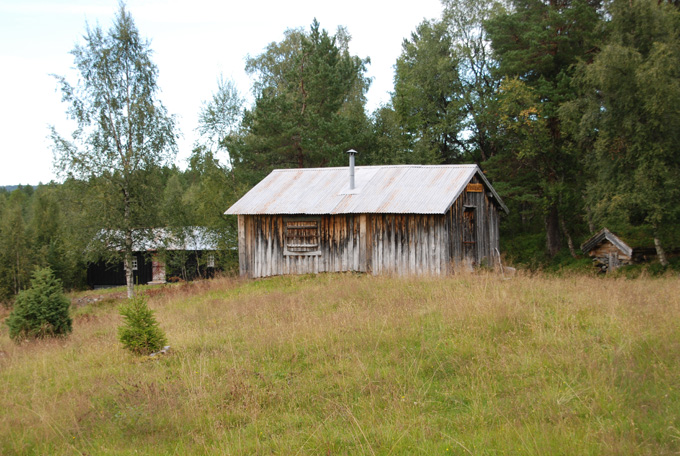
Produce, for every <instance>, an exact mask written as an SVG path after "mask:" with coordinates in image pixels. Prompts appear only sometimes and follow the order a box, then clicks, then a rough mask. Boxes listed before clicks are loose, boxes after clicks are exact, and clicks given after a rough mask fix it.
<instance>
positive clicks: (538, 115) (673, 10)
mask: <svg viewBox="0 0 680 456" xmlns="http://www.w3.org/2000/svg"><path fill="white" fill-rule="evenodd" d="M126 14H127V13H125V12H124V9H121V14H120V16H119V17H120V18H121V20H122V21H123V22H121V23H124V25H125V27H128V28H129V30H131V36H134V37H136V36H137V35H136V34H137V33H138V32H137V30H136V28H135V27H134V23H133V22H132V20H131V18H130V17H129V16H127V15H126ZM114 35H115V34H114ZM114 35H111V38H107V40H108V39H111V40H112V42H113V41H115V40H116V39H117V38H116V37H115V36H114ZM95 38H96V36H94V35H93V36H91V37H90V39H91V40H94V39H95ZM350 40H351V35H350V33H349V31H347V30H345V29H344V28H339V29H338V30H337V31H336V32H335V34H331V33H329V32H328V31H326V30H324V29H323V28H322V27H321V25H320V24H319V23H318V22H316V21H314V22H313V23H312V25H311V27H309V28H308V29H302V28H300V29H292V30H287V31H286V32H285V36H284V38H283V40H281V41H280V42H276V43H271V44H270V45H269V46H267V48H266V49H265V51H264V52H263V53H262V54H260V55H258V56H255V57H249V58H248V59H247V61H246V70H247V71H248V73H249V74H250V75H251V76H252V78H253V80H254V84H253V87H252V91H253V94H254V96H255V97H254V100H255V101H254V103H253V104H252V105H249V106H246V104H245V102H244V99H243V97H242V96H241V94H239V92H238V91H237V90H236V88H235V85H234V84H233V82H231V81H229V80H224V79H222V78H220V79H219V82H218V86H217V90H216V91H215V93H214V95H213V97H212V99H210V100H208V101H206V103H205V104H204V106H203V109H202V111H201V113H200V115H199V132H200V133H201V139H200V141H198V142H197V144H196V145H195V149H194V151H193V154H192V156H191V160H190V162H189V164H188V167H187V169H186V170H185V171H181V170H179V169H177V168H168V167H164V166H161V164H159V163H155V162H154V160H148V159H144V158H142V159H140V160H141V161H140V160H137V161H134V164H139V168H135V169H132V168H130V167H129V166H128V165H129V164H130V161H129V160H127V159H126V158H125V157H126V155H125V154H126V153H127V152H124V151H125V150H128V149H125V148H124V147H122V146H123V145H124V144H122V142H120V141H119V143H117V144H118V147H119V149H118V150H119V152H115V153H114V151H115V150H116V149H115V148H114V147H113V146H112V144H113V142H114V141H118V140H119V137H114V136H111V132H112V129H111V128H110V125H111V124H113V125H116V126H126V127H125V128H128V127H127V126H130V131H131V132H132V131H135V132H137V133H138V132H139V131H140V130H139V128H142V127H143V128H144V129H145V130H144V131H145V133H144V135H139V134H138V135H137V136H134V135H132V134H131V135H128V138H129V139H131V138H133V137H139V138H141V139H142V140H143V139H145V138H154V137H157V138H161V139H162V138H165V139H164V141H165V140H166V139H167V138H172V137H173V135H174V134H175V133H174V132H173V130H174V120H173V118H172V116H165V111H164V110H163V109H161V108H160V107H162V105H160V104H158V105H157V106H159V108H153V109H151V108H149V109H147V108H146V107H147V106H152V102H153V100H152V101H150V102H149V104H134V103H133V104H127V105H126V103H124V102H121V101H120V100H114V101H115V102H112V104H111V106H112V109H114V108H115V109H118V111H115V115H120V116H123V117H120V119H121V120H120V121H119V120H116V121H115V122H113V123H111V122H109V120H108V119H107V117H106V116H102V115H100V114H99V111H96V110H97V109H101V106H102V105H101V103H100V101H101V100H102V99H105V98H106V97H103V96H101V97H100V96H99V95H96V94H95V93H94V92H91V93H89V95H88V93H87V92H86V91H85V92H83V93H85V98H83V99H82V100H85V102H87V103H90V104H87V106H89V107H91V109H92V112H86V111H84V106H86V104H83V103H84V102H82V101H81V100H80V99H78V100H76V99H75V98H73V94H74V93H76V92H75V91H74V90H75V89H73V88H72V87H71V86H70V85H68V83H67V82H66V81H65V79H63V78H61V79H60V84H62V94H63V95H64V97H65V99H70V100H71V102H72V104H71V107H70V108H69V111H68V113H69V115H72V116H79V121H80V122H81V124H82V127H83V129H81V130H78V131H77V132H76V133H77V134H74V135H72V136H73V137H76V136H78V135H80V137H81V139H82V142H81V145H78V144H76V143H75V142H71V141H70V140H68V139H65V138H68V137H69V136H61V135H59V134H57V133H56V132H53V139H54V140H55V148H56V150H57V152H58V154H57V155H59V156H61V157H62V163H61V164H62V170H63V171H65V175H66V176H67V177H68V178H67V179H66V181H65V182H64V183H63V184H47V185H40V186H38V187H36V188H35V189H34V188H32V187H20V188H17V189H15V190H13V191H12V192H7V191H5V192H2V191H0V215H1V219H0V220H1V223H0V247H1V249H0V255H1V256H0V297H3V298H9V297H11V296H12V295H13V294H14V293H16V292H17V291H18V290H20V289H22V288H23V287H25V286H26V285H27V283H28V275H29V273H30V271H31V270H32V269H33V268H35V267H36V266H43V265H49V266H51V267H52V268H53V269H54V270H55V271H56V273H57V275H58V276H59V277H60V278H61V279H62V280H63V281H64V284H65V285H66V286H67V287H78V286H82V285H83V280H84V271H85V264H86V261H87V260H88V258H90V257H91V256H93V255H94V253H92V252H91V250H88V248H87V246H88V245H89V244H88V243H89V242H90V240H91V239H92V237H93V236H94V235H95V234H96V233H97V232H99V231H100V230H102V229H105V228H110V226H112V224H114V223H116V222H117V221H118V218H119V217H118V218H116V217H114V218H111V217H109V219H108V220H109V221H108V222H107V223H104V222H102V220H104V219H103V218H101V217H94V216H93V215H96V214H98V213H99V212H101V211H102V209H103V208H112V207H117V206H116V205H120V204H122V203H121V199H120V196H121V191H120V190H116V189H122V193H125V195H126V198H125V204H126V206H125V207H123V206H120V207H119V208H118V209H117V210H118V212H115V211H111V213H113V214H115V213H118V214H123V213H125V214H127V212H126V208H128V207H131V208H136V209H135V210H136V211H138V212H139V213H137V214H135V216H137V219H136V220H145V221H146V222H145V223H144V225H145V227H147V226H146V225H153V226H208V227H212V228H215V229H220V230H222V231H223V232H224V233H227V236H232V238H231V239H228V240H227V241H225V245H227V244H228V245H230V246H232V247H233V246H235V245H236V240H235V239H234V237H235V235H234V233H235V223H236V221H235V220H234V219H233V218H230V217H225V216H223V215H222V214H223V212H224V210H226V209H227V208H228V207H229V205H230V204H231V203H233V202H234V201H236V200H237V199H238V198H239V197H240V196H242V195H243V194H244V193H245V192H246V191H248V190H249V189H250V188H251V187H252V186H253V185H255V184H256V183H257V182H259V180H261V179H262V178H263V177H264V176H265V175H266V174H267V173H268V172H270V171H271V170H272V169H275V168H294V167H325V166H346V163H347V158H346V155H345V154H344V152H345V151H347V150H348V149H356V150H358V151H359V155H358V156H357V164H358V165H376V164H380V165H384V164H402V163H421V164H439V163H446V164H449V163H450V164H456V163H477V164H479V165H480V167H481V168H482V169H483V170H484V171H485V173H486V175H487V176H488V177H489V179H490V180H491V181H492V182H493V184H494V187H495V188H496V189H497V190H498V192H499V193H500V195H501V196H502V197H503V199H504V201H505V203H506V204H507V206H508V207H509V209H510V214H509V215H508V216H507V217H505V218H504V219H503V220H502V225H501V247H502V250H503V252H504V253H505V254H506V257H507V259H508V260H509V261H511V262H514V263H515V264H521V265H529V266H542V265H552V266H559V265H561V264H565V263H567V262H571V261H573V260H574V259H576V258H578V257H579V256H580V252H579V245H580V243H581V242H583V241H584V240H585V239H587V238H588V237H589V236H590V235H591V234H592V233H594V232H595V231H597V230H599V229H600V228H602V227H603V226H607V227H608V228H609V229H610V230H612V231H614V232H616V233H617V234H619V235H620V236H622V237H624V238H625V239H626V241H628V242H629V243H631V244H633V245H638V246H650V247H654V248H656V250H657V253H658V258H659V261H660V262H661V264H662V266H664V267H665V266H666V264H667V263H668V261H667V257H666V255H665V252H666V251H668V250H671V249H674V248H677V247H679V246H680V239H679V237H680V204H678V202H679V201H680V11H679V3H678V2H677V1H657V0H613V1H611V2H602V1H600V0H566V1H561V2H548V1H539V0H510V2H509V3H507V2H502V3H500V2H494V1H492V0H474V1H471V2H456V1H452V0H445V1H443V11H442V16H441V18H440V19H437V20H430V21H424V22H423V23H421V24H420V25H419V26H418V27H417V29H416V30H415V31H414V32H413V33H412V35H411V36H410V37H409V38H408V39H405V40H404V42H403V44H402V54H401V56H400V57H399V58H398V59H397V61H396V63H395V69H396V72H395V85H394V91H393V94H392V98H391V100H390V102H389V103H387V104H386V105H384V106H381V107H380V108H379V109H377V110H376V111H374V112H372V113H368V112H367V111H366V107H365V104H366V93H367V90H368V88H369V86H370V82H371V81H370V79H369V78H368V77H367V66H368V65H369V64H370V59H369V58H368V57H358V56H355V55H352V54H351V53H350V51H349V43H350ZM97 43H99V42H97ZM102 43H103V42H102ZM99 44H101V43H99ZM105 44H107V45H108V41H106V43H105ZM114 45H115V43H114ZM146 45H147V46H148V43H147V44H146ZM88 49H91V48H88V47H77V48H76V49H75V50H74V52H73V53H74V55H75V56H76V57H77V61H78V64H79V65H82V66H83V68H82V71H83V74H86V75H92V74H94V73H93V72H91V71H89V70H88V68H86V66H87V65H88V64H89V63H91V62H92V59H90V57H91V56H90V55H88V54H87V52H90V51H89V50H88ZM141 52H142V54H141V55H142V57H144V59H148V58H149V55H150V54H149V53H147V52H146V48H144V47H142V48H141ZM121 55H123V54H121ZM145 62H147V63H146V65H147V67H145V68H147V69H149V72H148V75H151V76H149V77H146V78H143V77H140V78H139V81H142V84H144V83H149V84H151V83H152V82H153V81H155V75H156V73H155V72H154V71H155V70H154V68H155V67H153V66H152V65H151V64H150V63H149V62H150V61H146V60H145ZM140 68H141V67H140ZM140 71H141V70H140ZM118 80H119V78H116V77H104V78H103V79H102V81H118ZM130 81H132V79H131V80H130ZM153 83H154V84H155V82H153ZM100 86H101V85H96V84H93V85H92V86H90V87H89V89H92V88H93V87H94V88H98V87H100ZM135 87H138V86H137V85H136V86H135ZM113 88H114V89H117V86H116V87H113ZM85 89H88V87H85ZM120 93H121V94H122V95H121V96H125V94H126V93H128V92H126V91H125V90H121V91H120ZM140 93H151V94H155V93H157V90H156V87H155V86H154V87H151V88H150V90H148V91H146V92H145V91H141V92H140ZM88 96H89V98H87V97H88ZM69 97H71V98H69ZM120 106H132V107H135V109H139V108H140V107H142V108H144V109H146V111H139V116H141V117H137V118H125V117H124V116H125V115H126V113H127V111H125V110H120V109H119V108H120ZM89 109H90V108H89ZM108 112H114V111H108ZM159 113H160V114H163V115H162V116H157V119H160V120H162V121H163V123H162V125H163V129H164V130H163V131H161V132H160V133H159V135H160V136H158V135H157V136H154V134H155V133H156V132H154V129H153V126H154V125H155V124H154V122H152V121H139V119H142V118H145V117H144V116H150V115H158V114H159ZM94 119H97V121H98V122H101V123H100V124H93V123H92V122H93V120H94ZM160 120H159V122H160ZM107 122H109V123H107ZM135 122H138V123H139V124H138V125H136V124H135ZM159 125H160V123H159ZM138 127H139V128H138ZM88 128H89V130H88ZM85 133H87V135H85ZM140 141H141V140H140ZM168 144H169V145H172V140H170V141H169V142H168ZM154 145H156V146H158V150H161V149H162V146H163V141H160V140H159V141H155V142H154V141H146V142H143V141H142V142H140V146H139V147H152V146H154ZM79 147H84V149H83V150H84V151H85V152H84V153H83V154H80V153H79V152H77V151H78V150H80V149H78V148H79ZM135 150H136V149H135V148H132V149H129V151H130V153H132V152H134V151H135ZM120 151H123V152H120ZM135 153H136V152H135ZM97 154H102V155H101V156H102V157H104V154H108V155H106V157H109V158H116V157H118V156H120V157H121V158H122V159H123V161H122V164H123V167H122V168H101V169H103V171H101V172H94V171H92V172H90V171H87V169H86V167H85V166H84V165H87V164H88V162H87V161H86V160H84V159H83V158H82V157H90V158H91V157H95V158H96V157H97ZM217 157H220V159H219V160H218V159H217ZM67 158H68V160H70V161H68V160H66V159H67ZM88 159H89V158H88ZM145 160H146V161H145ZM67 161H68V163H67ZM88 169H89V168H88ZM92 169H95V168H92ZM71 171H74V172H76V171H77V172H78V174H72V173H71ZM134 182H139V184H134V185H133V183H134ZM142 184H143V185H142ZM130 189H132V190H135V189H136V190H135V191H137V193H136V194H135V195H136V196H134V197H129V196H128V193H129V190H130ZM130 195H131V194H130ZM116 198H117V199H116ZM140 211H141V212H140ZM95 220H97V222H95ZM130 220H132V218H131V219H130ZM107 225H108V226H107ZM128 225H130V223H128ZM138 225H139V223H137V225H135V226H128V229H131V228H137V227H139V226H138ZM229 233H231V234H229ZM227 250H228V251H230V252H232V253H233V249H232V250H229V249H227ZM101 253H102V252H101V251H98V254H101ZM223 261H224V263H223V264H224V265H225V266H227V267H229V265H230V264H231V265H233V261H234V258H233V255H227V254H225V256H224V258H223Z"/></svg>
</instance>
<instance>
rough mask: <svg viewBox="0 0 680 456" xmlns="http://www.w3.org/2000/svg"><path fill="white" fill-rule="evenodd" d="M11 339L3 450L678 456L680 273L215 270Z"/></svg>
mask: <svg viewBox="0 0 680 456" xmlns="http://www.w3.org/2000/svg"><path fill="white" fill-rule="evenodd" d="M150 306H151V307H152V308H153V309H155V310H156V312H157V317H158V319H159V322H160V325H161V327H162V328H163V329H164V330H165V331H166V334H167V336H168V339H169V341H170V344H171V346H172V349H171V353H170V354H169V355H167V356H164V357H161V358H156V359H151V358H136V357H133V356H131V355H129V354H128V353H126V352H125V351H124V350H123V349H122V348H121V346H120V344H119V343H118V342H117V339H116V327H117V325H118V324H119V323H120V317H119V316H118V313H117V310H116V305H115V303H111V302H108V303H107V302H104V303H103V304H102V303H99V304H95V305H92V306H88V307H85V308H81V309H78V311H77V312H76V319H75V322H74V331H73V334H72V335H71V337H69V338H68V339H63V340H51V341H37V342H31V343H26V344H22V345H19V346H17V345H15V344H13V343H11V342H10V341H9V340H8V338H7V331H6V330H4V329H3V330H2V334H1V335H0V353H1V355H0V385H2V386H3V390H4V391H5V394H3V395H2V397H0V453H1V454H133V453H134V454H138V453H142V454H144V453H146V454H187V453H192V454H551V455H552V454H650V455H652V454H654V455H657V454H677V453H678V452H680V430H679V429H680V413H678V412H679V411H680V393H679V389H680V380H679V379H680V281H678V280H677V279H676V278H661V279H640V280H624V279H616V280H611V279H600V278H592V277H585V276H573V277H566V278H564V277H563V278H554V277H546V276H542V275H534V276H518V277H515V278H513V279H511V280H504V279H503V278H502V277H498V276H495V275H491V274H470V275H464V274H463V275H457V276H455V277H451V278H446V279H435V278H421V279H398V278H389V277H366V276H359V275H351V274H347V275H319V276H302V277H278V278H272V279H267V280H259V281H242V280H238V279H231V278H222V279H218V280H213V281H206V282H198V283H194V284H191V285H188V286H184V287H168V288H166V289H165V290H164V291H163V292H161V293H157V294H156V295H155V296H153V297H152V298H151V300H150Z"/></svg>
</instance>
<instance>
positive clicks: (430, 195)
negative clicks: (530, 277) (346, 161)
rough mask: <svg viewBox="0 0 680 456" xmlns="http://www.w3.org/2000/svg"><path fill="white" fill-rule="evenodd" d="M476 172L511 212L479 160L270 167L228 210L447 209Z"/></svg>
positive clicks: (435, 211)
mask: <svg viewBox="0 0 680 456" xmlns="http://www.w3.org/2000/svg"><path fill="white" fill-rule="evenodd" d="M475 174H477V175H478V176H480V178H481V179H482V180H483V181H484V183H485V185H486V187H487V188H488V189H489V190H490V191H491V192H492V193H493V195H494V197H495V198H496V200H497V201H498V203H499V205H500V206H501V207H502V208H503V210H505V211H506V212H507V207H505V205H504V204H503V201H502V200H501V199H500V197H499V196H498V194H497V193H496V192H495V191H494V189H493V188H492V187H491V184H490V183H489V181H487V180H486V177H484V174H483V173H482V172H481V170H480V169H479V167H478V166H477V165H395V166H357V167H356V168H355V172H354V175H355V183H356V188H355V189H354V190H350V189H349V168H347V167H341V168H298V169H277V170H274V171H272V172H271V173H270V174H269V175H268V176H267V177H265V178H264V179H263V180H262V181H261V182H260V183H259V184H257V185H256V186H255V187H253V188H252V189H251V190H250V191H249V192H248V193H246V194H245V195H244V196H243V197H242V198H241V199H240V200H238V201H237V202H236V203H235V204H234V205H233V206H232V207H230V208H229V210H227V211H226V212H225V213H226V214H250V215H252V214H315V215H321V214H362V213H390V214H444V213H446V211H447V210H448V209H449V208H450V207H451V205H452V204H453V203H454V201H455V200H456V199H457V198H458V196H459V195H460V194H461V193H462V192H463V190H464V189H465V186H466V185H467V184H468V182H470V179H472V177H473V176H474V175H475Z"/></svg>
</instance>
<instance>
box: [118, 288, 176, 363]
mask: <svg viewBox="0 0 680 456" xmlns="http://www.w3.org/2000/svg"><path fill="white" fill-rule="evenodd" d="M120 314H121V315H122V316H123V319H124V321H123V324H122V325H121V326H120V327H119V328H118V338H119V340H120V341H121V343H122V344H123V346H124V347H125V348H127V349H128V350H130V351H131V352H132V353H135V354H138V355H148V354H150V353H153V352H155V351H158V350H160V349H161V348H162V347H163V345H165V343H166V342H167V339H166V338H165V334H164V333H163V330H161V328H160V327H159V326H158V322H157V321H156V318H155V317H154V312H153V310H151V309H149V306H148V305H147V303H146V298H145V297H144V296H137V297H135V298H132V299H130V300H129V301H128V302H127V303H125V304H123V305H121V307H120Z"/></svg>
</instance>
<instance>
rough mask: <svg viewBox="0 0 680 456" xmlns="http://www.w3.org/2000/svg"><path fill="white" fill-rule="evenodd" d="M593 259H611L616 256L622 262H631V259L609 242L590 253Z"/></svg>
mask: <svg viewBox="0 0 680 456" xmlns="http://www.w3.org/2000/svg"><path fill="white" fill-rule="evenodd" d="M588 254H589V255H590V256H591V257H596V258H609V257H610V256H611V255H616V257H617V258H618V259H619V260H621V261H630V260H631V257H630V256H628V255H626V254H625V253H623V252H621V250H619V249H618V248H617V247H616V246H615V245H614V244H612V243H611V242H609V241H605V242H603V243H602V244H600V245H598V246H597V247H595V248H594V249H593V250H591V251H590V252H588Z"/></svg>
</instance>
